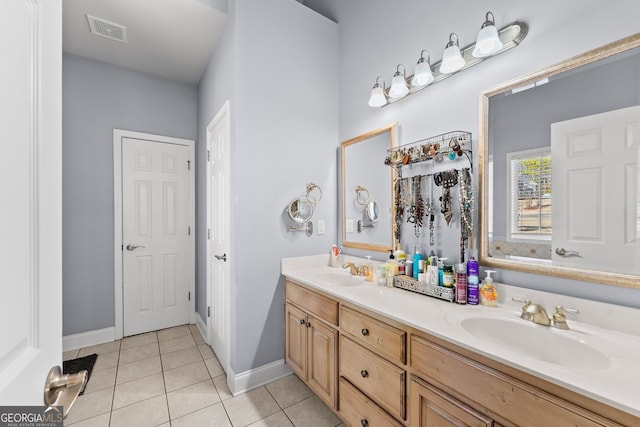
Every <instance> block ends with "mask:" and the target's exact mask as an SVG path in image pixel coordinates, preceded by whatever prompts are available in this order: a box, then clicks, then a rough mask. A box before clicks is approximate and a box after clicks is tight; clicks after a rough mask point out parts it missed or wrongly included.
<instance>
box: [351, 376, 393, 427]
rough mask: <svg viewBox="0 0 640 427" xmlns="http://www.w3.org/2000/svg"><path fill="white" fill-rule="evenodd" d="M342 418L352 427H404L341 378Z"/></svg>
mask: <svg viewBox="0 0 640 427" xmlns="http://www.w3.org/2000/svg"><path fill="white" fill-rule="evenodd" d="M340 416H341V417H342V419H343V420H344V421H345V422H346V423H347V425H350V426H366V427H401V426H402V424H400V423H399V422H397V421H396V420H394V419H393V418H392V417H391V416H389V414H387V413H386V412H384V411H383V410H382V409H380V407H379V406H378V405H376V404H375V402H374V401H373V400H371V399H369V398H368V397H367V396H365V395H364V394H362V393H361V392H360V391H359V390H358V389H357V388H355V387H354V386H352V385H351V384H350V383H349V382H348V381H347V380H345V379H344V378H340Z"/></svg>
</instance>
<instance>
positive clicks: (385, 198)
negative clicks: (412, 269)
mask: <svg viewBox="0 0 640 427" xmlns="http://www.w3.org/2000/svg"><path fill="white" fill-rule="evenodd" d="M396 133H397V129H396V124H395V123H392V124H390V125H388V126H385V127H383V128H380V129H376V130H373V131H371V132H367V133H364V134H362V135H359V136H357V137H355V138H352V139H349V140H347V141H344V142H343V143H342V144H341V177H342V182H341V184H342V185H341V200H342V245H343V246H344V247H346V248H355V249H364V250H370V251H377V252H384V251H388V250H389V249H391V248H393V247H394V246H395V244H394V243H395V242H394V236H393V224H392V221H393V215H392V208H393V191H392V190H393V179H394V173H395V172H394V171H393V168H390V167H389V166H387V165H385V164H384V159H385V156H386V155H387V150H389V149H390V148H392V147H395V146H396V138H397V135H396Z"/></svg>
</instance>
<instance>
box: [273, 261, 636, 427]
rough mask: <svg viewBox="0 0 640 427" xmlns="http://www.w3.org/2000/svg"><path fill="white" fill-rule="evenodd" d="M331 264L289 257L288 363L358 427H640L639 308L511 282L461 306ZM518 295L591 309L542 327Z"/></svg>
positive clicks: (286, 264)
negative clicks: (488, 298)
mask: <svg viewBox="0 0 640 427" xmlns="http://www.w3.org/2000/svg"><path fill="white" fill-rule="evenodd" d="M343 261H352V262H354V263H356V264H362V263H364V262H365V260H362V259H358V258H354V257H344V260H343ZM327 265H328V256H324V255H323V256H311V257H300V258H288V259H283V260H282V274H283V275H284V276H285V278H286V285H285V286H286V302H285V312H286V317H285V320H286V326H285V327H286V361H287V363H288V364H289V365H290V366H291V368H292V369H293V371H294V372H295V373H296V374H297V375H298V376H299V377H300V378H301V379H302V380H303V381H305V383H306V384H307V385H308V386H309V387H310V388H311V389H312V390H313V391H314V392H315V393H316V394H317V395H318V396H319V397H320V398H321V399H322V400H323V401H324V402H325V403H326V404H327V405H328V406H329V407H331V408H332V409H333V410H334V411H335V412H336V413H337V414H338V415H339V416H340V417H341V418H342V419H343V421H344V422H345V423H347V424H348V425H351V426H358V425H360V426H362V427H367V426H403V425H404V426H409V425H410V426H427V425H429V426H432V425H438V426H441V425H469V426H513V425H519V426H563V425H571V426H574V425H575V426H622V425H626V426H630V425H640V399H638V398H637V395H638V394H637V391H636V390H637V389H636V386H637V384H638V383H639V381H640V369H638V362H637V355H638V354H640V351H639V350H640V336H638V335H637V333H636V334H634V333H633V328H631V327H629V326H625V325H631V324H632V323H635V324H636V325H637V324H638V323H637V322H638V320H639V318H640V314H639V313H638V312H639V310H635V309H630V308H625V307H614V306H611V305H608V304H603V303H597V302H593V301H587V300H581V299H578V298H573V297H566V296H561V295H555V294H549V293H543V292H538V291H532V290H529V289H523V288H517V287H513V286H507V285H498V286H499V291H500V292H501V296H500V304H499V307H498V308H491V307H485V306H461V305H456V304H452V303H448V302H444V301H441V300H437V299H434V298H430V297H426V296H423V295H419V294H415V293H412V292H408V291H405V290H401V289H396V288H386V287H379V286H377V285H375V284H371V283H370V282H366V281H364V280H363V279H362V278H358V277H355V276H351V275H350V274H349V273H348V272H347V271H346V270H343V269H340V268H330V267H328V266H327ZM512 297H518V298H524V299H531V300H533V301H536V302H538V303H540V304H541V305H544V306H546V307H547V309H551V308H553V306H555V305H563V306H565V307H574V308H577V309H579V310H580V311H581V314H579V315H575V316H568V317H569V320H568V324H569V327H570V330H567V331H565V330H559V329H555V328H549V327H545V326H541V325H536V324H533V323H532V322H528V321H526V320H522V319H521V318H520V317H519V315H520V312H521V306H522V304H519V303H516V302H511V298H512ZM598 316H603V318H604V316H607V317H606V318H607V319H609V320H608V324H603V325H601V326H602V327H598V322H600V321H602V319H603V318H599V317H598ZM589 322H592V323H589ZM594 323H595V324H594ZM634 355H635V356H634Z"/></svg>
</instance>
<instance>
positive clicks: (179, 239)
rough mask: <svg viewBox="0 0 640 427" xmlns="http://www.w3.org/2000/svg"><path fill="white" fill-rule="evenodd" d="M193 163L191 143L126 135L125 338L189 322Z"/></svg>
mask: <svg viewBox="0 0 640 427" xmlns="http://www.w3.org/2000/svg"><path fill="white" fill-rule="evenodd" d="M192 163H193V162H192V159H191V157H190V148H189V147H188V146H185V145H178V144H168V143H161V142H157V141H149V140H142V139H134V138H123V139H122V224H123V225H122V245H123V248H122V249H123V250H122V256H123V314H124V320H123V324H124V335H125V336H128V335H134V334H139V333H143V332H148V331H153V330H158V329H162V328H168V327H171V326H176V325H182V324H186V323H189V321H190V313H191V311H192V310H191V307H192V303H191V302H190V300H191V297H193V296H192V295H190V292H191V279H190V277H191V271H190V269H191V268H192V262H191V259H190V257H191V255H190V254H191V252H192V251H191V248H190V246H191V245H193V241H192V236H191V235H192V234H193V233H192V231H191V226H192V224H191V223H190V218H189V216H190V215H189V212H190V203H192V195H191V194H190V188H189V182H190V174H192V173H193V171H192V170H190V169H191V164H192Z"/></svg>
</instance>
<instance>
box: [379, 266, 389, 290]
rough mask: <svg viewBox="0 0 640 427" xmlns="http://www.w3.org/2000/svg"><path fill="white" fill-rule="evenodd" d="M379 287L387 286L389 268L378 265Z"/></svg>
mask: <svg viewBox="0 0 640 427" xmlns="http://www.w3.org/2000/svg"><path fill="white" fill-rule="evenodd" d="M378 286H387V266H386V265H385V264H380V265H378Z"/></svg>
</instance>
